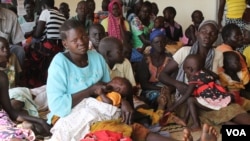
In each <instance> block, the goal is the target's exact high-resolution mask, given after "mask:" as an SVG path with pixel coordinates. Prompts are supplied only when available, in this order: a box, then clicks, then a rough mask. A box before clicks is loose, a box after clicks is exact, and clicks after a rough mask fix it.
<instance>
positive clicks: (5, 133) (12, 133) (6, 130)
mask: <svg viewBox="0 0 250 141" xmlns="http://www.w3.org/2000/svg"><path fill="white" fill-rule="evenodd" d="M13 138H17V139H25V140H28V141H34V140H35V138H36V137H35V134H34V132H32V131H31V130H29V129H22V128H18V127H16V124H15V123H14V122H12V121H11V119H10V117H9V116H8V115H7V113H6V112H5V111H4V110H0V140H1V141H10V140H11V139H13Z"/></svg>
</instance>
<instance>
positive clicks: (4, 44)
mask: <svg viewBox="0 0 250 141" xmlns="http://www.w3.org/2000/svg"><path fill="white" fill-rule="evenodd" d="M0 57H3V58H5V57H8V60H7V61H4V62H2V63H1V64H0V69H1V70H3V71H4V72H5V73H6V74H7V75H8V79H9V88H13V87H16V86H17V85H18V84H19V80H20V79H19V74H20V73H21V72H22V69H21V66H20V64H19V61H18V60H17V57H16V55H15V54H13V53H10V47H9V43H8V41H7V40H6V39H5V38H3V37H0Z"/></svg>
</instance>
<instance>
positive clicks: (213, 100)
mask: <svg viewBox="0 0 250 141" xmlns="http://www.w3.org/2000/svg"><path fill="white" fill-rule="evenodd" d="M189 84H195V85H196V89H195V91H194V93H193V95H194V97H196V99H197V101H198V102H199V103H200V104H201V105H203V106H205V107H207V108H210V109H213V110H219V109H221V108H223V107H226V106H227V105H228V104H229V103H230V102H231V96H230V95H229V94H228V93H227V91H226V90H225V89H224V88H223V87H222V86H221V85H219V84H217V83H216V82H215V79H214V77H213V76H212V75H210V74H209V73H206V72H204V71H202V70H201V71H199V72H197V73H196V74H195V75H194V76H192V78H191V79H190V81H189Z"/></svg>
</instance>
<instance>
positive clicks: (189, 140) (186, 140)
mask: <svg viewBox="0 0 250 141" xmlns="http://www.w3.org/2000/svg"><path fill="white" fill-rule="evenodd" d="M182 140H183V141H193V136H192V135H191V132H190V130H188V129H187V128H185V129H184V130H183V138H182Z"/></svg>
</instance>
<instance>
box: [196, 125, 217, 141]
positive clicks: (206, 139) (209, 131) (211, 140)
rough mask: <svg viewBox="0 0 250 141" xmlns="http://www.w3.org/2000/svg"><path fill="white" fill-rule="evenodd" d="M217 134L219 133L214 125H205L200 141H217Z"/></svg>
mask: <svg viewBox="0 0 250 141" xmlns="http://www.w3.org/2000/svg"><path fill="white" fill-rule="evenodd" d="M217 136H218V133H217V131H216V130H215V128H214V127H213V126H209V125H208V124H204V125H203V127H202V133H201V138H200V141H217Z"/></svg>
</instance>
